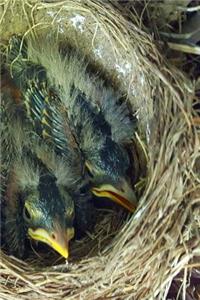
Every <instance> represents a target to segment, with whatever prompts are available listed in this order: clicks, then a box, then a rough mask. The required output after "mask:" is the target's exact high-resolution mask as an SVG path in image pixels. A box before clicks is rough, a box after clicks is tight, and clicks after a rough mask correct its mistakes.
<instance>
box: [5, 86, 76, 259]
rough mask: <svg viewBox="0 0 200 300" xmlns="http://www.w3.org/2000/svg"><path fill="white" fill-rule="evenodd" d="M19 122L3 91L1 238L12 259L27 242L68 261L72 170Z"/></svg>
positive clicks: (72, 205)
mask: <svg viewBox="0 0 200 300" xmlns="http://www.w3.org/2000/svg"><path fill="white" fill-rule="evenodd" d="M21 114H22V115H21ZM22 116H23V112H22V111H20V110H16V107H15V105H14V104H13V100H12V99H11V95H10V94H9V93H7V90H6V89H5V88H4V90H3V91H2V103H1V127H0V130H1V141H2V145H1V147H2V149H1V150H2V151H1V174H2V178H3V182H2V185H1V196H2V202H1V211H2V214H3V218H2V222H4V224H3V223H2V222H1V227H2V228H1V230H2V231H3V238H4V241H5V243H6V245H7V247H8V249H9V251H10V253H12V254H15V255H17V256H20V257H22V256H23V255H24V254H25V241H26V236H28V237H29V238H31V239H34V240H37V241H41V242H44V243H46V244H48V245H50V246H51V247H52V248H53V249H54V250H56V251H57V252H58V253H60V254H61V255H62V256H64V257H65V258H67V257H68V252H69V251H68V243H69V241H70V240H71V239H72V238H73V236H74V201H73V198H74V196H73V195H72V193H71V190H70V189H69V187H73V185H75V186H76V185H77V182H76V181H74V178H73V175H72V174H71V167H70V164H68V162H65V161H64V159H60V158H59V159H58V158H57V155H56V154H55V152H53V151H52V150H51V149H50V148H48V147H47V146H46V145H43V144H42V143H41V141H40V140H39V139H38V137H37V136H36V135H34V134H32V133H31V131H30V127H29V126H28V124H26V120H25V119H24V118H23V117H22ZM50 150H51V151H50ZM44 157H45V159H46V160H48V159H49V160H50V164H49V165H48V166H49V169H47V167H46V165H45V164H44V163H43V162H42V159H43V158H44ZM63 166H65V167H64V168H63ZM67 167H68V168H67ZM51 170H52V171H53V172H51Z"/></svg>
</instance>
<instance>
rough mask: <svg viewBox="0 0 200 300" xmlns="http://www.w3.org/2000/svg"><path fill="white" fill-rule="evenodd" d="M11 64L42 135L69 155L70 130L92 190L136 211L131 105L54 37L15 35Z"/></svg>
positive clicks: (10, 52) (27, 108)
mask: <svg viewBox="0 0 200 300" xmlns="http://www.w3.org/2000/svg"><path fill="white" fill-rule="evenodd" d="M8 65H9V68H10V72H11V75H12V77H13V79H14V81H15V83H16V85H17V86H18V87H19V88H20V90H21V92H22V95H23V101H24V104H25V105H26V111H27V115H28V117H29V119H30V120H31V121H32V122H33V123H34V126H35V128H36V130H37V131H38V132H39V133H40V135H41V136H42V137H43V138H44V139H45V138H46V139H49V140H50V141H51V142H52V143H53V144H54V145H55V148H58V150H59V151H60V153H65V152H66V149H67V148H68V147H67V146H66V143H67V139H66V133H65V132H64V127H65V126H68V127H69V128H70V131H71V136H72V137H73V140H74V145H76V146H78V147H79V149H80V151H81V155H80V156H79V157H80V158H81V160H80V164H85V166H86V167H87V169H88V171H89V173H90V175H91V177H92V178H91V182H92V188H91V191H92V192H93V193H94V194H95V195H96V196H99V197H108V198H110V199H112V200H114V201H116V202H117V203H119V204H121V205H123V206H124V207H125V208H127V209H129V210H130V211H134V210H135V208H136V205H137V200H136V197H135V193H134V191H133V189H132V187H131V185H130V182H129V181H130V180H129V178H128V176H127V171H128V169H129V166H130V161H129V156H128V153H127V151H126V149H125V145H126V144H127V143H129V142H130V141H131V138H132V136H133V133H134V123H135V119H134V118H133V117H132V118H131V116H130V113H129V110H128V108H127V105H126V103H124V102H120V99H119V95H117V94H116V93H115V92H114V91H113V90H112V89H111V88H110V89H108V88H106V87H105V84H104V82H103V81H101V80H99V82H97V81H96V78H95V77H94V76H92V75H91V74H90V73H89V72H88V70H87V68H86V66H87V65H86V63H85V61H84V60H83V59H80V56H79V55H78V54H72V52H70V51H69V53H64V51H63V49H60V48H59V43H58V42H57V41H54V40H53V39H49V40H45V41H44V40H41V41H39V42H38V41H33V40H32V39H29V40H28V39H27V41H23V42H22V41H21V39H19V38H16V37H13V38H12V39H11V43H10V47H9V51H8ZM63 115H64V116H65V119H64V118H63ZM82 160H83V161H82Z"/></svg>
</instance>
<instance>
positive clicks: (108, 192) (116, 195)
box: [92, 180, 137, 212]
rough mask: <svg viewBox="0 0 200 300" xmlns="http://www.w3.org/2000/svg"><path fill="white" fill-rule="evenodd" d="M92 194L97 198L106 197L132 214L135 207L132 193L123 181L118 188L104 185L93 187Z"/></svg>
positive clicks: (135, 202)
mask: <svg viewBox="0 0 200 300" xmlns="http://www.w3.org/2000/svg"><path fill="white" fill-rule="evenodd" d="M92 193H93V194H94V195H95V196H97V197H106V198H109V199H111V200H113V201H114V202H116V203H118V204H120V205H121V206H123V207H124V208H126V209H128V210H129V211H130V212H134V211H135V209H136V207H137V200H136V196H135V193H134V191H133V190H132V188H131V187H130V186H129V184H128V183H127V182H126V181H125V180H124V181H123V183H122V184H121V185H120V187H118V188H116V187H114V186H113V185H109V184H104V185H101V186H100V187H98V188H97V187H93V188H92Z"/></svg>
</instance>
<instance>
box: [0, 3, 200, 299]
mask: <svg viewBox="0 0 200 300" xmlns="http://www.w3.org/2000/svg"><path fill="white" fill-rule="evenodd" d="M47 2H50V1H47ZM0 11H1V13H0V15H1V16H2V17H1V20H0V30H1V37H2V40H1V43H2V44H6V43H7V41H8V38H9V37H10V36H11V35H12V34H16V33H17V34H24V35H25V36H26V35H27V34H33V33H34V34H37V33H38V32H39V31H41V30H42V31H43V32H44V31H46V33H47V34H48V33H51V30H52V28H53V30H55V29H56V30H58V31H59V32H61V33H62V34H63V36H64V37H65V38H66V40H69V39H70V43H71V44H72V45H74V46H76V47H79V48H80V49H81V50H82V51H84V53H86V54H87V55H88V56H90V57H91V60H93V61H95V62H96V64H97V65H99V66H101V68H102V69H104V70H106V72H107V73H108V74H109V76H110V78H112V80H113V82H117V84H116V85H118V86H119V87H120V89H121V90H122V91H124V92H125V93H126V94H127V96H128V98H129V100H130V102H131V104H132V105H133V107H134V109H137V111H138V119H139V122H140V125H141V126H140V128H141V132H139V134H140V136H145V137H146V139H147V141H148V143H147V152H148V179H147V184H146V188H145V190H144V192H143V195H142V197H141V199H140V204H139V207H138V210H137V212H136V214H135V215H134V216H132V217H131V218H130V219H129V220H128V221H127V222H122V221H119V219H120V217H121V215H117V220H118V222H116V217H115V214H114V213H110V214H108V215H107V217H106V218H105V219H104V221H103V222H100V223H98V225H97V228H96V230H95V233H94V235H93V236H91V237H90V238H89V239H88V238H86V240H85V241H81V242H77V244H76V245H74V250H73V249H72V250H73V251H74V253H76V251H81V252H84V249H85V252H86V253H88V248H89V249H91V248H92V247H90V245H94V247H93V250H94V251H90V253H89V255H87V256H85V257H82V258H81V259H79V260H77V261H72V262H71V263H69V265H60V264H59V262H57V263H56V261H55V260H54V261H53V262H52V263H53V266H50V267H49V266H48V267H46V266H45V263H46V261H47V260H48V259H49V257H51V254H48V255H47V260H46V259H45V258H42V259H41V258H36V256H34V257H33V258H29V259H28V260H27V261H20V260H18V259H16V258H13V257H9V256H7V255H6V254H5V253H4V252H2V253H1V278H0V283H1V290H0V298H1V299H29V298H30V297H31V298H32V299H38V297H39V298H40V299H61V298H62V299H63V298H66V299H106V298H109V297H112V298H113V299H156V298H158V299H165V298H166V296H167V293H168V290H169V287H170V285H171V282H172V280H173V278H174V277H175V276H176V275H177V274H179V273H180V271H183V273H182V274H183V275H182V283H181V285H180V288H181V289H180V293H181V295H182V298H183V299H184V296H185V291H186V286H187V283H188V282H189V278H190V273H191V271H192V269H193V268H196V269H198V268H199V267H200V262H199V261H200V251H199V249H200V244H199V241H200V233H199V228H200V219H199V215H200V196H199V195H200V178H199V170H198V164H197V160H198V159H199V156H200V150H199V149H200V141H199V131H198V128H197V127H195V126H193V125H192V120H193V117H195V111H194V110H193V109H192V99H193V86H192V85H191V84H189V82H188V81H187V80H186V78H185V77H184V76H183V74H182V73H180V72H179V71H178V70H176V69H174V68H173V67H172V66H168V65H167V63H166V62H165V61H164V59H163V58H162V57H161V55H160V54H159V52H158V51H157V50H156V47H155V45H154V44H153V42H152V39H151V38H150V37H149V36H148V35H147V34H145V33H144V32H143V31H142V30H141V29H140V27H139V20H138V19H137V17H133V16H132V18H134V19H133V20H132V22H130V21H127V20H126V19H125V18H124V17H123V16H122V14H119V12H118V11H117V10H116V9H114V8H113V7H112V6H111V5H110V4H109V3H105V2H103V1H102V2H101V1H90V0H88V1H86V2H84V1H82V2H78V1H72V0H71V1H70V0H69V1H62V2H57V1H56V2H55V1H54V2H53V1H52V3H45V2H44V1H36V0H35V1H14V0H10V1H9V0H6V1H4V2H3V4H1V6H0ZM11 15H13V16H15V17H14V18H12V22H10V21H8V20H11V17H10V16H11ZM17 16H18V17H17ZM77 16H78V17H77ZM74 18H75V19H74ZM134 24H136V25H134ZM116 214H117V212H116ZM91 242H92V244H91ZM87 247H88V248H87Z"/></svg>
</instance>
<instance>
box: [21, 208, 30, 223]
mask: <svg viewBox="0 0 200 300" xmlns="http://www.w3.org/2000/svg"><path fill="white" fill-rule="evenodd" d="M23 217H24V220H25V221H27V222H30V221H31V214H30V213H29V211H28V209H27V207H26V206H24V210H23Z"/></svg>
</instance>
